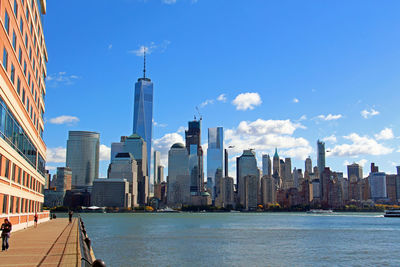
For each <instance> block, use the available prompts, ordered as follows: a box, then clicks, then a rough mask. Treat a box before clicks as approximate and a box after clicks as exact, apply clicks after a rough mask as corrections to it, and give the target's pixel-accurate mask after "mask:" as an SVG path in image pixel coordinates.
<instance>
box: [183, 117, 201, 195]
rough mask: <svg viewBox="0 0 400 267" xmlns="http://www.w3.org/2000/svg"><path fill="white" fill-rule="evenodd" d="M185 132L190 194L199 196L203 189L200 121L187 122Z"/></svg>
mask: <svg viewBox="0 0 400 267" xmlns="http://www.w3.org/2000/svg"><path fill="white" fill-rule="evenodd" d="M188 124H189V129H188V130H186V131H185V140H186V149H187V151H188V154H189V168H190V169H189V172H190V176H191V179H190V181H191V184H190V193H191V194H192V195H200V192H202V191H203V187H204V181H203V177H204V172H203V149H202V147H201V145H200V142H201V120H198V121H196V120H194V121H189V123H188Z"/></svg>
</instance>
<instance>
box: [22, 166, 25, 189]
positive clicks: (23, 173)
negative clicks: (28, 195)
mask: <svg viewBox="0 0 400 267" xmlns="http://www.w3.org/2000/svg"><path fill="white" fill-rule="evenodd" d="M21 171H22V185H23V186H25V172H24V171H23V170H21Z"/></svg>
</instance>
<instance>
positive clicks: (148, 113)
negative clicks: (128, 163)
mask: <svg viewBox="0 0 400 267" xmlns="http://www.w3.org/2000/svg"><path fill="white" fill-rule="evenodd" d="M152 132H153V83H152V82H151V80H150V79H149V78H146V54H145V55H144V68H143V77H142V78H139V79H138V81H137V83H136V84H135V105H134V112H133V133H134V134H138V135H139V136H140V137H142V138H143V139H144V141H146V144H147V153H148V154H147V160H146V164H148V165H147V166H146V168H147V173H150V162H151V144H152V143H151V142H152Z"/></svg>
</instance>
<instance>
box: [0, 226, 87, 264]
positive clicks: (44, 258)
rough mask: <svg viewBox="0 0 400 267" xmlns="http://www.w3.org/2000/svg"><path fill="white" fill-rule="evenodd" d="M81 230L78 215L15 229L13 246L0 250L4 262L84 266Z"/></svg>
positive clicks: (0, 262) (12, 239)
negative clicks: (81, 264)
mask: <svg viewBox="0 0 400 267" xmlns="http://www.w3.org/2000/svg"><path fill="white" fill-rule="evenodd" d="M78 234H79V231H78V219H77V218H74V219H73V221H72V223H69V222H68V219H66V218H60V219H55V220H50V221H48V222H44V223H41V224H38V226H37V228H34V227H29V228H27V229H24V230H20V231H17V232H12V233H11V238H10V242H9V243H10V248H9V250H8V251H3V252H0V266H80V263H81V262H80V259H81V254H80V247H79V238H78Z"/></svg>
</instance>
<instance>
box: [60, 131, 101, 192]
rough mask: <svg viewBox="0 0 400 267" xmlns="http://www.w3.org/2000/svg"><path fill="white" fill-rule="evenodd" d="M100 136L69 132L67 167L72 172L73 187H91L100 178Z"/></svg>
mask: <svg viewBox="0 0 400 267" xmlns="http://www.w3.org/2000/svg"><path fill="white" fill-rule="evenodd" d="M99 148H100V134H99V133H95V132H86V131H69V135H68V141H67V163H66V165H67V167H69V168H71V170H72V187H75V188H76V187H85V186H91V185H92V184H93V180H94V179H95V178H99Z"/></svg>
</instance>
